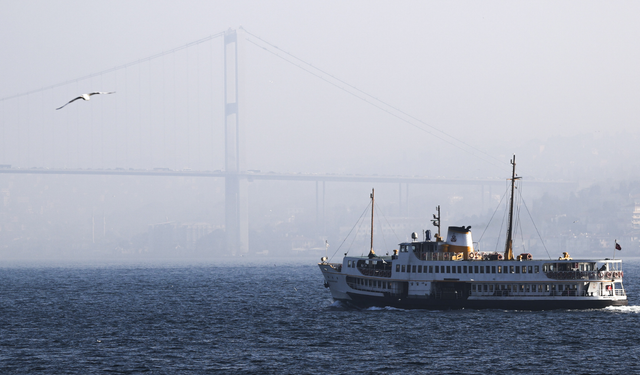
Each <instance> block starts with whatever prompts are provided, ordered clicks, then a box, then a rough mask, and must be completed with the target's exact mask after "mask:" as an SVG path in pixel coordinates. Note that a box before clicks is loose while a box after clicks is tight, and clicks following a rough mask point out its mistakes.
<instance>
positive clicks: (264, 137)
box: [0, 1, 640, 176]
mask: <svg viewBox="0 0 640 375" xmlns="http://www.w3.org/2000/svg"><path fill="white" fill-rule="evenodd" d="M638 14H640V4H639V3H638V2H631V1H618V2H592V1H564V2H555V1H537V2H512V1H491V2H440V1H404V2H391V1H384V2H383V1H186V2H175V1H108V2H91V1H56V2H51V1H19V2H18V1H16V2H4V3H3V11H2V12H1V13H0V44H1V45H2V47H3V48H2V56H3V57H2V59H1V60H0V61H1V62H0V64H1V69H0V77H1V78H0V82H2V85H0V98H5V97H8V96H11V95H14V94H18V93H21V92H25V91H30V90H35V89H38V88H41V87H47V86H50V85H53V84H57V83H59V82H64V81H66V80H70V79H75V78H78V77H82V76H85V75H88V74H91V73H95V72H100V71H103V70H106V69H109V68H112V67H115V66H118V65H121V64H125V63H128V62H131V61H135V60H137V59H140V58H144V57H147V56H151V55H153V54H155V53H158V52H161V51H166V50H170V49H172V48H175V47H178V46H182V45H184V44H186V43H189V42H192V41H195V40H198V39H200V38H203V37H206V36H208V35H212V34H215V33H218V32H221V31H224V30H226V29H228V28H230V27H231V28H238V27H239V26H242V27H244V28H245V29H246V30H248V31H250V32H251V33H253V34H255V35H258V36H260V37H261V38H263V39H265V40H267V41H269V42H271V43H273V44H275V45H277V46H278V47H279V48H281V49H282V50H285V51H287V52H290V53H292V54H294V55H296V56H297V57H300V58H301V59H304V60H305V61H307V62H310V63H312V64H313V65H314V66H317V67H320V68H321V69H323V70H325V71H326V72H329V73H330V74H332V75H334V76H336V77H339V78H341V79H343V80H345V81H347V82H349V83H350V84H353V85H354V86H356V87H357V88H359V89H361V90H363V91H365V92H367V93H369V94H371V95H373V96H375V97H378V98H380V99H382V100H384V101H385V102H387V103H389V104H391V105H394V106H396V107H398V108H400V109H402V110H403V111H405V112H406V113H409V114H411V115H412V116H415V117H416V118H419V119H421V120H423V121H425V122H426V123H428V124H429V125H432V126H434V127H436V128H438V129H440V130H442V131H444V132H446V133H447V134H448V135H452V136H454V137H459V138H460V139H461V140H462V141H463V142H465V143H466V144H469V145H471V146H473V147H476V148H478V149H480V150H482V151H484V152H486V153H488V154H491V155H492V156H493V157H495V158H502V157H504V155H497V154H492V152H493V151H492V149H491V147H490V145H491V144H493V143H494V142H496V141H503V142H514V140H516V139H517V140H518V141H523V140H527V139H532V138H539V139H546V138H550V137H553V136H556V135H560V136H568V135H573V134H579V133H585V134H595V133H598V132H602V131H606V132H610V133H611V132H612V133H615V132H631V133H634V134H635V133H637V132H638V130H637V129H638V126H637V124H638V123H639V117H640V113H639V111H638V105H637V103H638V102H639V99H640V97H639V96H640V93H639V91H638V90H639V88H640V82H639V81H640V73H639V70H638V66H640V49H639V48H637V41H638V40H640V24H639V23H638V19H637V16H638ZM219 43H220V42H219ZM213 48H218V47H213ZM243 49H244V55H243V56H245V57H246V58H247V59H248V60H247V61H245V62H244V67H245V69H246V71H245V75H246V77H247V78H246V81H247V83H246V86H245V90H246V92H245V95H246V97H247V99H246V103H247V104H246V106H245V107H244V110H245V112H244V113H243V116H244V117H243V120H244V121H245V122H244V124H245V126H246V127H245V130H246V132H247V136H246V142H247V148H248V149H249V150H250V151H249V152H248V157H247V163H248V165H247V168H249V169H252V168H253V169H261V170H278V171H290V172H295V171H299V170H300V169H303V168H304V169H305V170H307V171H310V172H321V173H324V172H353V168H351V169H350V168H344V163H345V161H348V162H347V164H349V163H355V164H356V166H357V164H358V163H361V164H363V165H364V164H367V163H374V164H375V166H371V167H366V168H363V169H365V172H366V173H376V171H377V169H376V168H377V166H379V167H380V170H381V171H382V172H384V173H389V171H393V170H397V171H398V174H414V173H415V174H423V173H422V172H419V171H418V170H417V169H419V168H421V167H423V166H424V165H425V158H431V157H433V156H436V155H440V156H443V155H445V156H447V157H453V156H454V155H457V156H456V157H459V154H461V153H462V151H461V150H460V148H452V147H451V146H450V145H447V144H442V143H440V144H439V145H438V144H437V143H438V140H437V139H434V138H433V137H432V136H431V135H429V134H427V133H426V132H424V131H422V130H419V129H416V128H415V127H413V126H411V125H408V124H406V123H404V122H402V121H399V120H397V119H395V118H394V117H392V116H389V115H388V114H386V113H384V112H381V111H378V110H376V109H375V108H372V107H369V106H367V105H366V104H364V103H363V102H362V101H359V100H357V99H354V98H353V97H351V96H350V95H348V94H345V93H344V92H342V91H340V90H338V89H336V88H335V87H333V86H331V85H329V84H327V83H325V82H324V81H322V80H319V79H317V78H315V77H312V76H309V75H307V74H306V73H305V72H303V71H301V70H299V69H297V68H295V67H292V66H290V65H288V64H287V63H283V62H282V61H279V59H278V58H277V57H275V56H273V55H270V54H268V53H266V52H264V51H263V50H261V49H259V48H257V47H255V46H253V45H251V44H247V45H245V46H244V47H243ZM191 53H192V56H193V54H194V53H196V52H191ZM197 53H202V52H197ZM167 61H168V60H167ZM163 64H165V63H163ZM166 64H169V63H166ZM140 69H143V68H140ZM148 69H149V71H150V73H148V77H147V76H144V74H146V73H144V72H143V73H140V74H142V75H141V77H147V78H144V79H148V80H149V82H151V81H153V74H152V73H151V69H152V68H151V67H149V68H148ZM192 71H193V70H192ZM163 72H165V73H166V71H163ZM128 74H132V73H131V72H129V73H128ZM192 74H193V75H192V76H191V77H190V78H188V82H187V83H189V84H190V85H191V86H190V87H191V88H192V89H193V84H195V83H192V82H196V81H197V80H194V76H196V75H197V74H198V73H197V71H195V72H194V73H192ZM119 79H120V78H119ZM207 79H208V78H207ZM108 80H109V79H108V77H106V78H104V82H107V81H108ZM140 81H143V78H140ZM201 81H202V80H201ZM104 82H103V84H102V85H98V84H97V82H96V81H92V82H91V87H88V86H87V87H84V86H82V85H79V86H76V87H74V86H71V87H68V88H65V89H64V90H62V91H58V92H52V93H49V94H47V95H48V96H47V97H46V98H42V99H39V100H40V101H41V102H46V103H44V104H42V105H43V106H44V107H46V108H47V109H48V108H51V110H53V108H55V107H56V106H59V105H62V104H64V102H66V101H67V100H68V99H70V97H71V95H77V94H80V93H82V92H84V91H85V90H87V91H88V90H104V91H106V90H111V89H114V87H115V86H118V87H117V90H118V94H117V95H118V98H117V99H114V98H109V99H108V100H107V99H105V100H103V101H102V102H101V103H102V104H100V108H101V109H100V112H98V111H97V110H96V111H95V112H92V113H90V116H91V119H92V120H91V121H93V122H95V123H99V122H100V118H101V117H103V116H105V114H104V113H105V112H107V111H112V110H113V109H111V108H110V107H108V106H109V105H110V104H109V103H112V102H109V100H111V101H115V100H119V101H120V102H118V104H117V105H118V106H119V108H120V109H119V111H120V115H119V116H120V117H118V119H119V120H118V121H117V122H118V124H120V125H118V126H123V127H126V126H129V127H132V126H133V125H131V124H133V123H135V122H144V121H145V117H148V116H147V115H149V116H151V115H152V113H151V112H152V111H157V110H159V109H158V107H160V106H163V105H162V104H156V105H155V107H154V104H153V103H149V104H145V105H147V106H149V108H150V109H148V110H145V111H141V112H140V113H137V112H136V113H135V114H132V113H134V112H132V111H133V110H132V109H130V108H129V107H125V108H126V109H125V110H122V108H123V106H124V104H122V101H124V100H125V99H126V98H127V97H126V91H127V89H128V90H129V91H132V89H131V87H130V86H131V83H129V86H126V85H124V86H123V84H122V83H120V84H118V85H109V84H106V83H104ZM145 82H146V81H145ZM211 82H212V84H217V83H215V82H213V79H211ZM216 82H217V81H216ZM138 85H139V86H144V82H143V83H138ZM173 85H177V84H176V83H175V82H174V83H173ZM203 85H204V84H203ZM96 86H100V87H96ZM105 86H111V87H105ZM171 89H172V87H164V88H163V90H165V91H169V90H171ZM76 90H81V91H82V92H77V93H76ZM139 90H140V91H145V90H147V91H151V90H152V89H151V88H139ZM198 90H201V88H198ZM127 100H129V102H130V98H129V99H127ZM141 100H142V99H141ZM175 100H177V99H175ZM189 100H190V101H193V98H191V99H189ZM49 101H51V103H49ZM11 103H12V102H11V101H4V102H2V105H3V107H2V111H3V112H2V116H3V117H4V119H3V121H4V123H3V126H4V128H5V134H4V135H3V137H4V138H3V139H4V142H5V145H6V143H11V142H14V141H15V140H14V139H13V138H12V136H11V134H12V133H11V131H12V130H10V126H11V125H10V124H9V122H10V121H13V120H14V119H13V118H12V116H15V117H19V119H18V120H16V121H22V122H27V123H29V122H30V121H32V120H29V118H28V117H29V116H30V115H29V113H30V112H29V107H28V106H29V105H31V104H28V103H26V102H25V101H24V100H23V101H22V102H20V104H19V106H21V108H24V109H23V110H21V111H22V112H20V113H21V115H16V114H13V113H12V112H11V109H8V108H11V106H14V104H11ZM80 104H85V103H80ZM33 105H39V104H33ZM96 105H97V104H96ZM220 105H221V104H220ZM78 108H79V107H78ZM95 108H97V107H95ZM145 108H146V107H145ZM151 108H154V109H151ZM188 108H191V109H190V110H189V111H190V114H189V116H190V117H189V118H188V121H190V122H192V121H193V119H194V118H199V117H198V116H203V115H202V114H201V113H203V112H204V109H202V108H200V107H198V108H194V107H188ZM220 108H221V107H220ZM66 109H69V110H70V111H69V112H66V113H64V114H60V113H53V112H51V113H49V114H46V115H43V116H44V117H43V118H46V119H48V120H47V121H52V122H54V123H56V122H58V123H60V124H66V123H67V122H68V121H75V123H71V125H69V126H71V127H73V126H76V127H78V129H80V128H81V125H80V124H83V123H84V122H83V121H85V120H84V119H83V117H82V116H83V114H82V113H80V114H75V113H76V112H71V110H74V109H72V108H71V107H68V108H65V110H66ZM213 110H214V111H215V107H214V109H213ZM31 112H34V111H31ZM123 112H124V114H122V113H123ZM196 112H197V113H196ZM25 113H26V114H25ZM47 116H48V117H47ZM54 116H58V117H54ZM62 116H69V117H68V118H65V119H62ZM87 116H89V114H87ZM212 116H213V117H216V116H218V117H217V118H218V119H222V117H221V114H215V113H214V114H212ZM38 121H40V120H38ZM185 121H187V120H185ZM42 126H43V129H46V128H45V125H42ZM61 126H62V125H61ZM100 126H101V127H104V126H105V125H100ZM421 126H422V127H423V128H425V129H429V128H428V127H427V126H424V125H421ZM6 129H9V130H6ZM146 129H147V128H142V127H141V128H140V129H139V130H137V132H138V133H136V131H135V130H133V133H126V132H125V133H123V134H125V135H123V136H126V137H133V138H136V137H137V138H140V139H141V141H140V142H141V143H142V142H143V141H142V138H143V135H144V134H147V133H149V134H150V133H153V132H154V130H153V128H149V129H150V130H146ZM179 129H180V128H178V132H179V131H180V130H179ZM218 129H219V132H222V129H221V128H220V127H218ZM34 132H37V130H35V129H34ZM100 132H103V133H104V132H105V130H104V128H100V130H95V134H94V131H93V130H92V131H91V134H90V135H89V133H87V134H86V136H87V137H89V136H91V137H92V139H93V137H98V136H99V134H102V133H100ZM189 132H192V133H193V134H197V131H196V130H189ZM32 134H33V133H29V134H18V135H19V136H21V137H22V138H26V137H31V136H32ZM65 134H72V135H70V136H69V137H73V136H74V135H73V132H71V131H68V132H67V133H64V134H62V135H60V134H58V135H56V137H58V138H57V139H58V141H60V142H63V143H60V146H59V147H58V149H61V148H71V149H73V147H75V146H73V144H74V140H73V139H72V140H68V139H64V138H65V137H66V136H65ZM216 135H221V133H216V131H214V133H213V134H211V137H212V138H214V139H215V138H216ZM76 137H77V139H81V137H83V136H77V135H76ZM166 137H167V136H164V138H166ZM193 137H195V138H198V136H197V135H194V136H193ZM159 138H162V137H160V136H159ZM54 139H55V137H54ZM58 141H55V142H58ZM65 141H66V142H67V143H64V142H65ZM132 142H133V141H132ZM158 142H159V141H158ZM164 142H165V143H166V142H167V141H166V140H165V141H164ZM185 142H186V146H185V147H187V148H189V147H191V148H194V146H193V144H195V143H193V142H195V141H189V140H188V139H187V140H185ZM189 142H192V143H191V144H190V143H189ZM42 143H46V142H45V140H43V141H42ZM156 143H157V142H156ZM457 146H458V147H460V144H457ZM5 147H8V146H5ZM28 147H29V148H37V147H39V146H37V145H30V146H28ZM96 147H97V146H96ZM96 147H94V148H96ZM103 147H105V146H104V145H103ZM123 147H124V146H123ZM176 147H178V146H176ZM197 147H198V149H199V148H200V147H205V146H203V145H200V144H198V146H197ZM221 147H222V145H220V144H218V145H216V146H215V148H217V149H219V148H221ZM23 148H24V147H23ZM77 148H78V149H79V148H80V146H77ZM463 148H464V147H463ZM135 149H138V150H140V149H143V147H142V146H140V145H135V144H133V143H132V144H131V145H129V146H126V150H125V149H124V148H123V149H122V150H121V151H119V154H118V155H124V154H125V153H126V154H127V155H129V153H131V155H132V156H126V158H127V161H126V163H125V164H131V165H132V166H136V165H133V164H136V163H137V164H139V165H142V164H144V163H143V162H141V161H138V162H130V161H129V159H135V158H137V157H138V156H135V152H136V151H134V150H135ZM160 149H161V147H158V150H160ZM418 149H419V151H418ZM425 150H426V151H425ZM429 150H430V151H429ZM29 152H32V151H29ZM56 152H57V151H56ZM82 152H83V151H82V150H80V149H79V150H78V151H77V153H78V155H81V154H82ZM92 152H93V151H92ZM96 152H97V151H96ZM145 152H146V151H145ZM154 152H156V151H154V150H153V149H152V146H149V151H148V154H149V158H153V155H155V154H154ZM157 152H159V153H161V152H162V150H160V151H157ZM193 152H194V154H192V155H189V156H188V158H191V159H194V160H195V159H196V157H195V156H193V155H195V153H196V151H193ZM198 152H200V151H198ZM513 152H517V150H514V151H513ZM178 153H179V152H178V151H176V157H175V158H176V160H177V159H178V156H177V154H178ZM87 155H88V151H87ZM198 155H199V156H198V158H217V159H220V157H221V153H220V152H218V153H217V154H216V153H215V152H214V153H213V154H211V155H209V154H206V155H205V153H204V151H202V152H200V154H198ZM201 155H205V156H201ZM0 157H2V155H1V154H0ZM4 157H5V159H7V158H9V156H6V155H5V156H4ZM93 157H95V156H93V154H92V158H93ZM25 158H26V160H23V161H21V162H16V161H13V160H9V163H10V164H14V165H16V164H20V163H22V164H24V165H37V164H39V163H42V162H40V161H39V160H40V159H43V158H45V156H42V155H35V154H34V155H28V156H26V157H23V159H25ZM60 158H61V159H64V157H63V156H60ZM87 158H88V156H87ZM123 158H124V156H123ZM103 159H104V157H103ZM139 159H140V160H143V159H142V156H140V157H139ZM466 159H474V158H472V157H470V155H465V156H464V157H460V159H456V160H460V161H463V160H466ZM21 160H22V159H21ZM500 160H501V159H500ZM192 161H193V160H192ZM192 161H190V162H189V163H191V162H192ZM2 162H3V161H0V163H2ZM5 163H6V161H5ZM64 163H67V161H65V162H64ZM104 163H105V164H107V161H104ZM158 163H159V161H157V160H153V161H149V162H148V163H147V164H148V165H155V166H158ZM216 163H217V164H216ZM90 164H91V163H90ZM93 164H95V163H93ZM98 164H99V163H98ZM174 164H175V165H176V166H187V165H186V164H187V161H182V160H180V161H175V162H174ZM182 164H185V165H182ZM201 164H202V165H204V162H202V163H201ZM504 164H505V168H504V169H502V170H499V171H497V173H496V171H495V167H493V166H491V168H493V172H494V173H495V174H496V175H498V176H500V175H503V173H502V172H503V171H504V170H506V171H508V159H506V160H505V161H504ZM113 165H115V164H113ZM216 165H219V166H222V163H218V162H215V163H212V164H211V166H208V165H207V166H206V168H214V169H216ZM367 165H368V164H367ZM125 166H126V165H125ZM194 167H195V168H199V167H200V165H199V164H194ZM202 168H204V167H202ZM478 168H480V167H478Z"/></svg>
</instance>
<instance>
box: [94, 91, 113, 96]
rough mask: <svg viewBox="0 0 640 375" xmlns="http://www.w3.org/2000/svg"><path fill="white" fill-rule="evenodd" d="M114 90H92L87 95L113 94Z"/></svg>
mask: <svg viewBox="0 0 640 375" xmlns="http://www.w3.org/2000/svg"><path fill="white" fill-rule="evenodd" d="M115 93H116V92H115V91H109V92H102V91H96V92H92V93H90V94H89V96H91V95H101V94H115Z"/></svg>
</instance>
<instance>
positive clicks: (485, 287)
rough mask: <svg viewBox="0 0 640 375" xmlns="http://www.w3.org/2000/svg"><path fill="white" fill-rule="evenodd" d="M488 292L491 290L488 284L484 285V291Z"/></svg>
mask: <svg viewBox="0 0 640 375" xmlns="http://www.w3.org/2000/svg"><path fill="white" fill-rule="evenodd" d="M488 290H489V288H488V286H487V284H484V291H485V292H486V291H488Z"/></svg>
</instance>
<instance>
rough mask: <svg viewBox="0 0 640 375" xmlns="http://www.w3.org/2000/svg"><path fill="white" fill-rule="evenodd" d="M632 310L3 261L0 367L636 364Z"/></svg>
mask: <svg viewBox="0 0 640 375" xmlns="http://www.w3.org/2000/svg"><path fill="white" fill-rule="evenodd" d="M624 269H625V280H624V282H625V287H626V289H627V293H628V294H629V301H630V306H627V307H617V308H607V309H601V310H583V311H581V310H557V311H537V312H530V311H501V310H483V311H476V310H460V311H422V310H399V309H393V308H372V309H367V310H355V309H349V308H346V307H343V306H341V305H340V304H339V303H335V302H333V301H332V300H331V298H330V294H329V291H328V290H327V289H325V288H324V287H323V280H322V276H321V274H320V272H319V270H318V267H317V266H316V265H315V264H275V265H274V264H270V265H238V264H235V265H233V264H228V265H212V264H209V265H207V264H204V265H183V266H170V265H167V266H158V265H140V266H123V265H112V266H90V265H89V266H87V265H85V266H64V267H62V266H17V265H14V266H5V267H4V268H0V291H1V292H0V372H2V373H19V374H26V373H29V374H31V373H43V374H77V373H83V374H84V373H101V372H104V373H143V372H148V373H158V374H181V373H189V374H192V373H229V374H236V373H238V374H374V373H375V374H386V373H390V374H391V373H393V374H410V373H430V374H487V373H489V374H512V373H532V374H540V373H543V372H549V373H553V374H601V373H602V374H604V373H622V372H624V373H640V365H639V364H640V339H639V338H638V333H640V301H639V298H638V293H639V292H640V282H639V280H638V276H639V275H640V262H639V261H637V260H632V261H625V263H624Z"/></svg>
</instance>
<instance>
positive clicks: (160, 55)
mask: <svg viewBox="0 0 640 375" xmlns="http://www.w3.org/2000/svg"><path fill="white" fill-rule="evenodd" d="M224 33H225V32H224V31H223V32H219V33H217V34H213V35H209V36H208V37H205V38H202V39H198V40H196V41H193V42H191V43H187V44H185V45H182V46H180V47H176V48H173V49H170V50H167V51H163V52H160V53H156V54H155V55H151V56H148V57H145V58H142V59H139V60H136V61H132V62H129V63H126V64H123V65H119V66H116V67H113V68H110V69H106V70H103V71H101V72H97V73H92V74H89V75H86V76H83V77H80V78H75V79H70V80H67V81H64V82H60V83H56V84H54V85H51V86H46V87H43V88H39V89H37V90H31V91H27V92H23V93H21V94H16V95H11V96H7V97H5V98H1V99H0V102H1V101H5V100H9V99H14V98H18V97H21V96H25V95H29V94H33V93H36V92H40V91H44V90H48V89H52V88H55V87H60V86H64V85H67V84H69V83H73V82H78V81H84V80H85V79H89V78H92V77H96V76H99V75H101V74H106V73H111V72H115V71H117V70H121V69H124V68H128V67H130V66H133V65H137V64H140V63H143V62H146V61H150V60H155V59H157V58H159V57H162V56H166V55H168V54H171V53H174V52H178V51H181V50H183V49H185V48H189V47H193V46H195V45H198V44H201V43H204V42H207V41H209V40H212V39H215V38H218V37H220V36H223V35H224Z"/></svg>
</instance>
